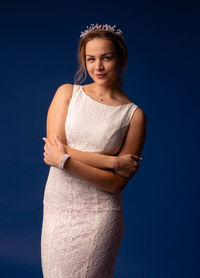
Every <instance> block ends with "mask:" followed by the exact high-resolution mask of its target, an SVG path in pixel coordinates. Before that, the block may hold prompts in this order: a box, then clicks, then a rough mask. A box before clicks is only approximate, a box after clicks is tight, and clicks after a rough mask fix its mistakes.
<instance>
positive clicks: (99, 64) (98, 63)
mask: <svg viewBox="0 0 200 278" xmlns="http://www.w3.org/2000/svg"><path fill="white" fill-rule="evenodd" d="M95 66H96V70H102V69H103V64H102V62H101V61H100V60H97V61H96V65H95Z"/></svg>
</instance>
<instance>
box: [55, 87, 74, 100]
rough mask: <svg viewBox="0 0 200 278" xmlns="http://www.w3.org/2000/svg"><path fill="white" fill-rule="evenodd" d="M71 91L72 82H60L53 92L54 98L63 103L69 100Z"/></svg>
mask: <svg viewBox="0 0 200 278" xmlns="http://www.w3.org/2000/svg"><path fill="white" fill-rule="evenodd" d="M72 93H73V85H72V84H69V83H67V84H62V85H60V86H59V87H58V89H57V90H56V92H55V95H54V99H55V100H60V101H62V102H64V103H66V102H69V101H70V99H71V97H72Z"/></svg>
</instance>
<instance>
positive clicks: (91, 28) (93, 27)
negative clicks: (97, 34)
mask: <svg viewBox="0 0 200 278" xmlns="http://www.w3.org/2000/svg"><path fill="white" fill-rule="evenodd" d="M115 27H116V25H113V26H111V25H108V24H103V25H100V24H97V23H96V25H94V24H90V26H87V29H86V30H84V31H83V32H81V35H80V37H84V36H85V35H87V34H88V33H90V32H92V31H95V30H98V31H109V32H112V33H114V34H116V35H118V36H120V37H122V38H123V36H122V31H121V30H120V29H118V30H116V29H115Z"/></svg>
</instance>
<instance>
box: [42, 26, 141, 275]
mask: <svg viewBox="0 0 200 278" xmlns="http://www.w3.org/2000/svg"><path fill="white" fill-rule="evenodd" d="M127 55H128V54H127V48H126V45H125V42H124V38H123V36H122V32H121V30H119V29H118V30H116V29H115V25H114V26H113V27H112V26H110V25H107V24H106V25H98V24H96V25H93V24H92V25H91V27H89V28H87V29H86V30H85V31H84V32H82V33H81V38H80V42H79V47H78V57H79V63H80V68H79V70H78V72H77V73H76V76H75V82H74V83H75V84H74V85H72V84H64V85H61V86H60V87H59V88H58V89H57V91H56V93H55V95H54V98H53V100H52V102H51V104H50V107H49V110H48V114H47V137H44V138H43V140H44V141H45V145H44V162H45V163H46V164H48V165H49V166H51V167H50V170H49V175H48V179H47V182H46V187H45V193H44V200H43V203H44V211H43V224H42V238H41V250H42V252H41V253H42V269H43V274H44V277H45V278H55V277H56V278H76V277H77V278H78V277H79V278H86V277H87V278H89V277H91V278H92V277H94V278H111V277H113V272H114V264H115V260H116V257H117V254H118V251H119V248H120V244H121V241H122V238H123V233H124V218H123V211H122V198H121V192H122V190H123V189H124V188H125V186H126V185H127V183H128V181H129V179H130V178H132V177H134V174H135V173H136V171H137V169H138V168H139V161H140V160H142V158H141V157H140V155H141V153H142V149H143V147H144V143H145V137H146V116H145V114H144V111H143V110H142V109H141V108H139V107H138V106H137V105H136V104H134V103H133V102H132V101H131V100H130V99H129V98H128V97H127V96H126V95H125V93H124V92H123V91H122V90H121V84H122V77H123V74H124V71H125V68H126V62H127ZM87 72H88V74H89V75H90V77H91V78H92V80H93V82H92V83H91V84H87V85H84V86H82V85H80V80H81V79H83V80H82V82H83V81H84V80H85V78H86V74H87ZM54 135H57V136H54Z"/></svg>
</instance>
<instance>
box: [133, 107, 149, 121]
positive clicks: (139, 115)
mask: <svg viewBox="0 0 200 278" xmlns="http://www.w3.org/2000/svg"><path fill="white" fill-rule="evenodd" d="M146 122H147V117H146V114H145V112H144V110H143V109H142V108H140V107H137V108H136V110H135V113H134V115H133V117H132V119H131V122H130V125H135V124H137V125H141V124H142V125H146Z"/></svg>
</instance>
